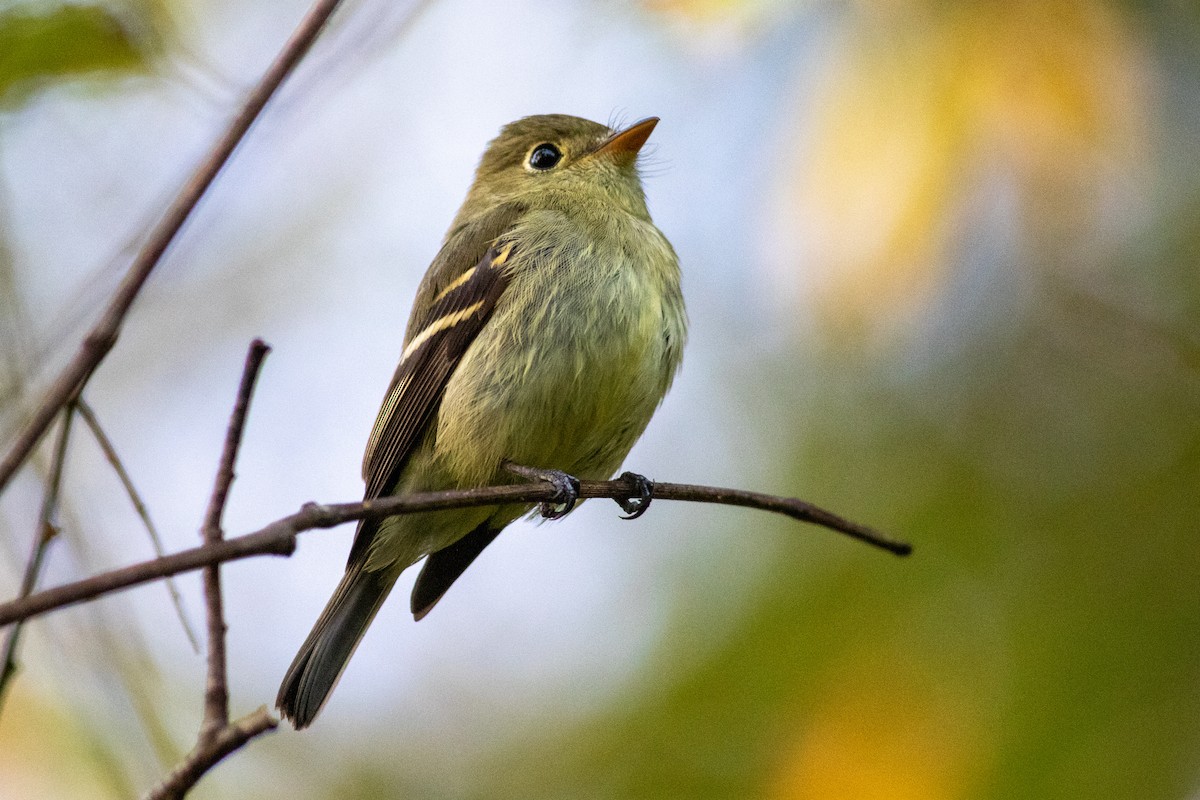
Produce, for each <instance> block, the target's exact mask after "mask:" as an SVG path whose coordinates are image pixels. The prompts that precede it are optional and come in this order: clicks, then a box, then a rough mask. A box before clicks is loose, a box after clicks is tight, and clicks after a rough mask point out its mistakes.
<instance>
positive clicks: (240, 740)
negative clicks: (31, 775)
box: [146, 339, 279, 798]
mask: <svg viewBox="0 0 1200 800" xmlns="http://www.w3.org/2000/svg"><path fill="white" fill-rule="evenodd" d="M270 351H271V348H270V347H268V346H267V345H266V343H265V342H263V340H262V339H255V340H254V341H253V342H251V343H250V350H249V351H248V352H247V353H246V363H245V366H244V367H243V368H242V380H241V382H240V384H239V385H238V393H237V400H236V401H234V404H233V411H232V412H231V413H230V415H229V427H228V429H227V430H226V431H225V446H224V448H222V450H221V461H220V464H219V465H218V466H217V476H216V479H215V480H214V481H213V490H212V494H211V495H210V496H209V500H208V509H207V510H206V511H205V512H204V524H203V526H202V527H201V530H200V535H201V536H202V537H203V539H204V547H215V546H219V545H221V544H222V543H223V542H224V535H223V533H222V531H221V517H222V516H223V515H224V513H225V504H226V502H227V501H228V499H229V489H230V487H231V486H232V485H233V478H234V471H233V468H234V465H235V464H236V463H237V454H238V450H239V449H240V448H241V444H242V433H243V432H244V431H245V428H246V414H247V413H248V412H249V411H250V397H251V395H253V393H254V384H255V382H256V381H257V380H258V373H259V371H260V370H261V369H262V362H263V359H264V358H266V355H267V353H269V352H270ZM220 569H221V568H220V565H219V564H216V563H213V564H209V565H207V566H206V567H204V608H205V612H206V618H207V621H208V669H207V679H206V681H205V686H204V719H203V720H202V721H201V723H200V733H199V734H198V735H197V737H196V746H195V747H193V748H192V751H191V752H190V753H188V755H187V757H186V758H185V759H184V760H183V761H182V762H180V764H179V765H178V766H176V767H175V769H173V770H171V772H170V774H169V775H167V777H166V778H164V779H163V781H162V783H160V784H159V785H158V786H156V787H155V788H154V789H152V790H151V791H150V792H149V793H148V794H147V795H146V796H147V797H148V798H181V797H183V796H184V795H185V794H187V792H188V790H189V789H191V788H192V787H193V786H195V785H196V782H197V781H199V780H200V778H202V777H203V776H204V773H206V772H208V771H209V770H210V769H212V768H213V767H214V766H215V765H216V764H217V762H219V761H220V760H221V759H223V758H224V757H225V756H227V755H229V754H230V753H232V752H233V751H234V750H237V749H238V748H239V747H241V746H242V745H244V744H246V742H248V741H250V740H251V739H253V738H254V737H255V736H258V735H259V734H262V733H266V732H267V731H269V730H273V729H274V728H275V726H276V725H278V724H279V722H278V720H276V719H275V718H274V717H273V716H271V714H270V712H268V711H267V708H266V706H262V707H260V708H259V709H258V710H257V711H255V712H253V713H251V714H247V715H246V716H244V717H242V718H241V719H237V720H234V721H233V722H230V721H229V683H228V673H227V667H226V663H225V629H226V626H225V611H224V608H223V602H222V597H221V574H220Z"/></svg>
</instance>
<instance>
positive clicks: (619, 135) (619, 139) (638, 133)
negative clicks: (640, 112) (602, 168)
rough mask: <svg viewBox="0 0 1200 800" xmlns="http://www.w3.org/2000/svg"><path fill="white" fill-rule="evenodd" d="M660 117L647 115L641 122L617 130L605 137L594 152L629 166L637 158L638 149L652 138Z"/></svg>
mask: <svg viewBox="0 0 1200 800" xmlns="http://www.w3.org/2000/svg"><path fill="white" fill-rule="evenodd" d="M657 124H658V117H647V118H646V119H644V120H642V121H641V122H635V123H633V124H632V125H630V126H629V127H628V128H626V129H625V130H623V131H617V132H616V133H614V134H613V135H612V136H610V137H608V138H607V139H605V140H604V141H603V142H602V143H601V144H600V146H599V147H597V148H596V150H595V151H594V153H595V154H596V155H604V156H608V157H609V158H611V159H612V160H613V161H615V162H617V163H618V164H620V165H621V166H628V165H630V164H632V163H633V162H634V161H635V160H636V159H637V154H638V151H639V150H641V149H642V145H644V144H645V143H646V140H647V139H649V138H650V134H651V133H652V132H653V131H654V126H655V125H657Z"/></svg>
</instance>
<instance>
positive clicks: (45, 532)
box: [0, 403, 75, 706]
mask: <svg viewBox="0 0 1200 800" xmlns="http://www.w3.org/2000/svg"><path fill="white" fill-rule="evenodd" d="M74 416H75V405H74V404H73V403H72V404H70V405H68V406H67V407H66V408H64V409H63V411H62V424H61V425H60V427H59V433H58V444H57V445H56V446H55V448H54V461H53V463H52V464H51V466H50V477H49V479H48V481H47V483H46V495H45V497H44V498H43V499H42V510H41V513H39V514H38V524H37V530H36V531H35V532H34V536H33V546H32V548H31V549H30V551H29V560H28V561H27V562H26V563H25V574H24V576H23V577H22V578H21V589H20V594H19V595H18V596H19V597H29V596H30V595H32V594H33V590H34V587H36V586H37V580H38V577H39V576H40V575H41V574H42V566H43V565H44V564H45V563H46V550H47V549H48V548H49V547H50V543H51V542H52V541H54V539H55V538H57V536H58V529H57V528H56V527H55V526H54V515H55V513H56V512H57V510H58V497H59V494H60V493H61V490H62V480H63V473H64V470H65V468H66V463H67V443H68V441H69V440H70V437H71V420H72V419H73V418H74ZM20 638H21V625H20V624H18V625H14V626H13V629H12V630H11V631H9V632H8V636H7V637H6V638H5V640H4V650H3V656H2V658H3V660H2V661H0V706H3V704H4V698H5V696H6V695H7V694H8V687H9V685H10V684H11V682H12V679H13V676H14V675H16V673H17V644H18V642H19V641H20Z"/></svg>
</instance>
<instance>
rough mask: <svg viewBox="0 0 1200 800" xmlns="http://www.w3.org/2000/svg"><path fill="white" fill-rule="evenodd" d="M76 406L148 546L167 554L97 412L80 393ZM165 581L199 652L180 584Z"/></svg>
mask: <svg viewBox="0 0 1200 800" xmlns="http://www.w3.org/2000/svg"><path fill="white" fill-rule="evenodd" d="M75 407H76V409H77V410H78V411H79V416H80V417H81V418H82V419H83V421H84V422H85V423H87V426H88V429H89V430H90V431H91V432H92V436H93V438H95V440H96V444H98V445H99V446H100V450H101V452H103V453H104V457H105V458H106V459H108V463H109V465H110V466H111V467H112V468H113V472H115V473H117V478H118V479H119V480H120V481H121V485H122V486H123V487H125V494H126V495H128V496H129V502H131V503H133V510H134V511H135V512H136V513H137V515H138V518H139V519H141V521H142V525H144V526H145V527H146V533H147V534H148V535H149V536H150V546H151V547H152V548H153V549H154V555H156V556H158V557H159V558H162V557H163V556H165V555H166V550H164V549H163V543H162V537H161V536H159V535H158V528H156V527H155V526H154V521H153V520H152V519H150V510H149V509H148V508H146V504H145V502H143V501H142V496H141V495H140V494H139V493H138V490H137V487H136V486H134V485H133V478H132V477H131V476H130V475H129V470H127V469H125V464H124V462H122V461H121V457H120V456H119V455H117V448H116V447H115V446H114V445H113V443H112V440H111V439H109V438H108V434H106V433H105V432H104V428H103V427H101V425H100V420H99V419H98V418H97V417H96V412H95V411H93V410H92V407H91V406H90V405H88V403H87V401H86V400H84V399H83V395H80V397H79V401H78V402H77V403H76V406H75ZM164 583H165V584H166V587H167V593H168V594H169V595H170V596H171V605H173V606H174V607H175V616H177V617H179V624H180V625H182V626H183V632H184V635H186V636H187V640H188V642H190V643H191V645H192V649H193V650H195V651H196V652H197V653H199V652H200V640H199V639H197V638H196V632H195V631H194V630H193V629H192V625H191V623H190V622H188V618H187V614H186V613H185V612H184V610H183V597H182V595H180V594H179V587H177V586H176V585H175V581H174V580H173V579H171V578H167V579H166V580H165V581H164Z"/></svg>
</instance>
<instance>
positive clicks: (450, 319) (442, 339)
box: [276, 114, 687, 728]
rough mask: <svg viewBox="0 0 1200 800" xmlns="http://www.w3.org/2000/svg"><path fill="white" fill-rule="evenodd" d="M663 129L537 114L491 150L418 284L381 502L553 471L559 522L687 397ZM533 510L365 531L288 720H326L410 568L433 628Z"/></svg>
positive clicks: (371, 447)
mask: <svg viewBox="0 0 1200 800" xmlns="http://www.w3.org/2000/svg"><path fill="white" fill-rule="evenodd" d="M657 123H658V119H657V118H654V117H651V118H650V119H646V120H642V121H641V122H638V123H636V124H634V125H631V126H629V127H628V128H625V129H624V130H620V131H615V130H612V129H610V128H608V127H606V126H604V125H600V124H598V123H595V122H589V121H588V120H585V119H580V118H578V117H570V116H566V115H561V114H552V115H544V116H534V117H526V118H524V119H521V120H518V121H516V122H513V123H511V124H509V125H507V126H505V127H504V129H503V130H502V131H501V132H500V135H499V136H498V137H496V139H495V140H493V141H492V142H491V143H490V144H489V145H488V147H487V150H486V151H485V152H484V154H483V158H482V159H481V161H480V164H479V167H478V169H477V171H476V174H475V181H474V183H473V184H472V186H471V188H470V191H469V192H468V193H467V199H466V201H465V202H464V203H463V205H462V208H461V209H460V210H459V212H458V215H457V216H456V217H455V219H454V222H453V224H451V226H450V230H449V232H448V233H447V234H446V238H445V241H444V243H443V245H442V248H441V251H440V252H439V253H438V255H437V257H436V258H435V259H434V260H433V263H432V264H431V265H430V267H429V271H428V272H427V273H426V274H425V278H424V280H423V281H422V282H421V286H420V288H419V289H418V291H417V297H416V300H415V302H414V303H413V309H412V314H411V316H410V319H409V323H408V329H407V332H406V333H405V337H404V351H403V355H401V357H400V364H399V366H398V367H397V368H396V374H395V376H394V377H393V378H392V383H391V387H390V388H389V389H388V391H387V395H386V396H385V398H384V401H383V407H382V408H381V409H380V411H379V417H378V419H377V421H376V423H375V428H374V430H372V432H371V437H370V440H369V442H368V443H367V450H366V455H365V456H364V458H363V478H364V480H365V481H366V495H365V496H366V498H368V499H371V498H376V497H381V496H385V495H396V494H406V493H413V492H423V491H434V490H440V489H461V488H469V487H474V486H485V485H490V484H496V483H503V482H511V481H516V480H521V479H522V478H521V477H520V476H524V478H526V479H527V478H530V477H542V478H545V479H547V480H551V481H552V482H554V483H555V485H556V486H557V487H558V488H559V490H560V499H561V500H562V503H561V504H559V505H558V506H557V508H556V509H544V510H543V511H544V513H547V515H549V516H559V515H561V514H562V513H565V512H566V511H568V510H570V507H571V506H572V505H573V503H574V497H573V496H572V493H573V486H572V484H571V477H570V476H574V477H578V478H586V479H605V478H608V477H611V476H612V474H613V473H614V472H615V471H616V470H617V468H618V467H619V466H620V465H621V462H622V461H623V460H624V459H625V456H626V455H627V454H628V453H629V450H630V448H631V447H633V444H634V442H635V441H637V439H638V437H639V436H641V434H642V431H643V430H644V429H645V427H646V424H647V423H648V422H649V421H650V417H651V415H652V414H653V413H654V410H655V409H656V408H657V407H658V404H659V403H660V402H661V401H662V398H663V396H664V395H665V394H666V391H667V389H668V388H669V387H670V385H671V381H672V379H673V378H674V376H675V373H676V371H677V370H678V368H679V364H680V359H681V356H682V350H683V344H684V338H685V336H686V327H687V326H686V317H685V314H684V307H683V297H682V295H681V293H680V287H679V277H680V276H679V264H678V261H677V259H676V256H675V251H674V250H673V249H672V248H671V245H670V243H668V242H667V240H666V237H664V236H663V235H662V233H661V232H659V230H658V228H656V227H655V226H654V223H653V222H652V221H651V219H650V212H649V211H648V210H647V208H646V200H645V195H644V193H643V191H642V184H641V179H640V177H639V175H638V169H637V161H638V154H639V152H640V151H641V149H642V145H644V144H645V142H646V140H647V138H649V136H650V133H651V131H653V130H654V126H655V125H656V124H657ZM643 507H644V506H643ZM636 508H637V504H636V503H631V505H630V506H629V507H628V508H627V510H630V511H633V512H634V513H636ZM529 510H530V506H529V505H527V504H519V505H503V506H488V507H481V508H461V509H453V510H447V511H433V512H423V513H419V514H410V515H405V516H396V517H390V518H387V519H384V520H380V521H367V520H364V521H362V522H360V523H359V526H358V533H357V535H356V537H355V539H354V544H353V546H352V547H351V549H350V557H349V561H348V563H347V565H346V574H345V576H344V577H343V578H342V581H341V583H340V584H338V587H337V589H336V590H335V591H334V593H333V597H332V598H331V599H330V600H329V604H328V605H327V606H326V607H325V610H324V612H322V614H321V616H320V618H319V619H318V620H317V622H316V625H315V626H314V627H313V630H312V633H310V634H309V636H308V638H307V639H306V640H305V642H304V644H303V645H301V647H300V652H299V653H297V654H296V658H295V660H294V661H293V662H292V665H291V667H290V668H289V669H288V671H287V675H286V676H285V677H284V679H283V684H282V686H281V687H280V689H279V696H278V698H277V700H276V703H277V705H278V706H279V708H280V710H281V711H282V713H283V715H284V716H285V717H287V718H289V719H291V720H292V722H293V724H294V725H295V726H296V728H304V727H306V726H308V725H309V724H310V723H311V722H312V721H313V718H314V717H315V716H316V715H317V712H318V711H319V710H320V709H321V707H322V705H323V704H324V703H325V701H326V699H327V698H328V697H329V694H330V692H331V691H332V690H333V687H334V684H335V683H336V682H337V680H338V677H339V676H340V675H341V673H342V670H343V669H344V668H345V666H346V663H347V661H348V660H349V659H350V656H351V654H352V653H353V652H354V648H355V647H356V646H357V645H358V642H359V641H360V640H361V639H362V636H363V634H364V633H365V632H366V629H367V626H368V625H370V623H371V620H372V619H373V618H374V617H375V614H376V612H378V611H379V608H380V606H381V605H382V604H383V601H384V599H385V598H386V597H387V595H388V593H389V592H390V591H391V589H392V587H393V586H394V585H395V583H396V579H397V578H398V577H399V576H400V573H401V572H403V571H404V570H405V569H406V568H408V567H409V566H410V565H412V564H413V563H415V562H416V561H418V560H419V559H421V558H422V557H425V563H424V566H423V567H422V569H421V572H420V575H419V576H418V577H417V581H416V584H415V586H414V587H413V593H412V612H413V615H414V616H415V617H416V619H418V620H419V619H421V618H422V617H424V616H425V615H426V614H428V613H429V611H430V609H431V608H433V606H434V605H435V604H436V603H437V601H438V600H439V599H440V598H441V597H442V595H443V594H444V593H445V592H446V590H447V589H449V588H450V585H451V584H452V583H453V582H454V581H455V579H456V578H458V576H459V575H461V574H462V572H463V571H464V570H465V569H466V568H467V567H468V566H469V565H470V564H471V562H472V561H473V560H474V559H475V557H476V556H478V555H479V553H480V552H481V551H482V550H483V549H484V548H485V547H486V546H487V545H488V544H489V543H491V541H492V540H493V539H495V538H496V536H497V535H498V534H499V533H500V531H501V530H503V529H504V527H505V526H507V525H508V524H509V523H510V522H512V521H513V520H514V519H516V518H517V517H519V516H521V515H522V514H524V513H526V512H528V511H529Z"/></svg>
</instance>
